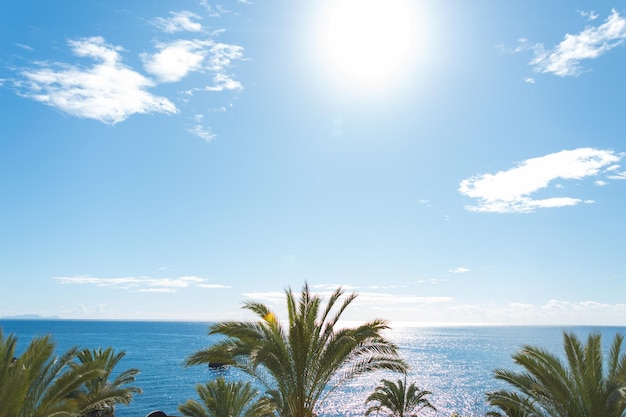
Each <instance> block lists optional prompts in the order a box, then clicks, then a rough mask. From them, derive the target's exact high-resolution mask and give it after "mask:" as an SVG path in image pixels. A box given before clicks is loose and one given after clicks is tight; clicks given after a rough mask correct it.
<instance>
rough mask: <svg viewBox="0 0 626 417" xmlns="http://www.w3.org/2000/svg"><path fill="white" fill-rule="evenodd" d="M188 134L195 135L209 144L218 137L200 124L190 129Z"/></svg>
mask: <svg viewBox="0 0 626 417" xmlns="http://www.w3.org/2000/svg"><path fill="white" fill-rule="evenodd" d="M188 132H189V133H191V134H193V135H196V136H197V137H199V138H200V139H202V140H205V141H207V142H211V141H212V140H213V139H215V138H216V135H215V134H214V133H213V132H212V131H211V129H210V128H208V127H205V126H203V125H200V124H197V125H194V126H192V127H190V128H189V129H188Z"/></svg>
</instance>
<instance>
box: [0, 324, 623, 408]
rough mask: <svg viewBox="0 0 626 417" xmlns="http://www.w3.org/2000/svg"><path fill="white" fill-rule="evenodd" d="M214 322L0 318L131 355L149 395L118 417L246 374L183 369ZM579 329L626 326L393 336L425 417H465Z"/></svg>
mask: <svg viewBox="0 0 626 417" xmlns="http://www.w3.org/2000/svg"><path fill="white" fill-rule="evenodd" d="M209 325H210V323H195V322H136V321H116V322H113V321H68V320H0V327H2V329H3V331H4V333H5V335H6V334H10V333H13V334H15V335H16V336H17V337H18V350H20V351H21V350H23V349H25V348H26V346H27V345H28V343H29V342H30V340H31V339H32V338H33V337H34V336H43V335H46V334H50V335H52V338H53V340H54V342H55V343H56V347H57V354H60V353H61V352H63V351H65V350H67V349H69V348H70V347H73V346H78V347H81V348H82V347H87V348H98V347H103V348H105V347H108V346H112V347H113V348H114V349H115V351H116V352H119V351H125V352H126V356H125V357H124V359H122V361H121V362H120V363H119V364H118V369H117V370H118V371H123V370H126V369H129V368H138V369H139V370H140V371H141V372H140V374H139V375H138V376H137V380H136V383H135V385H136V386H139V387H141V388H142V389H143V391H144V393H143V394H141V395H137V396H136V397H135V399H134V400H133V402H132V403H131V404H130V405H129V406H118V408H117V410H116V416H117V417H144V416H146V415H147V414H148V413H150V412H151V411H154V410H163V411H164V412H166V413H168V414H170V415H179V414H178V413H177V407H178V405H179V404H181V403H183V402H185V401H186V400H187V399H189V398H194V399H196V398H197V396H196V392H195V386H196V384H198V383H205V382H207V381H209V380H211V379H214V378H216V377H217V376H224V377H225V378H227V379H235V378H244V376H243V375H242V374H241V373H238V372H236V371H235V370H233V369H229V370H226V371H215V370H211V369H208V368H207V367H204V366H193V367H184V366H183V362H184V360H185V359H186V358H187V357H188V356H189V355H190V354H192V353H194V352H196V351H197V350H200V349H203V348H205V347H206V346H208V345H209V344H211V343H213V342H214V341H215V340H216V339H215V338H210V337H208V336H207V331H208V328H209ZM564 330H568V331H573V332H574V333H576V334H578V335H579V336H580V337H582V338H585V337H586V336H587V335H588V334H589V333H590V332H592V331H598V332H600V333H601V334H602V340H603V347H604V348H605V349H606V350H608V348H609V345H610V343H611V341H612V339H613V337H614V335H615V334H616V333H622V334H626V327H556V326H550V327H535V326H528V327H527V326H507V327H503V326H484V327H477V326H459V327H453V326H450V327H410V328H409V327H405V328H395V329H393V330H390V331H389V332H388V333H387V336H388V337H389V338H390V339H391V340H393V341H394V342H395V343H396V344H397V345H398V346H399V347H400V353H401V355H402V357H403V358H404V359H405V360H406V361H407V362H408V363H409V365H410V367H411V369H410V372H409V375H408V379H407V382H408V383H410V382H416V383H417V385H418V386H419V387H420V388H422V389H426V390H428V391H431V392H432V395H431V396H430V397H429V399H430V401H431V402H432V403H433V405H435V407H437V412H432V411H424V412H423V414H422V415H424V416H450V414H452V413H453V412H458V413H459V414H461V415H463V416H467V417H471V416H480V415H483V414H484V412H485V411H486V410H487V406H486V404H485V401H484V400H485V393H486V392H488V391H491V390H493V389H496V388H498V387H499V385H498V382H497V381H495V380H494V379H493V377H492V375H493V370H494V369H495V368H502V367H504V368H509V369H514V365H513V363H512V360H511V354H513V353H515V352H516V351H517V350H519V349H520V348H521V347H522V346H523V345H524V344H532V345H539V346H542V347H544V348H546V349H548V350H550V351H551V352H553V353H556V354H559V355H560V354H561V353H562V344H563V339H562V333H563V331H564ZM381 378H387V379H392V380H397V379H399V378H400V376H399V375H397V374H389V373H381V372H379V373H375V374H370V375H366V376H363V377H360V378H358V379H356V380H353V381H350V382H349V383H348V384H346V385H344V386H342V387H340V388H339V389H337V390H335V391H334V392H332V393H330V394H329V396H328V397H327V399H326V400H325V401H324V403H323V404H322V406H321V407H320V409H319V415H320V417H338V416H362V415H363V414H364V412H365V410H366V409H367V406H366V405H365V403H364V401H365V398H366V397H367V396H368V395H369V394H370V393H371V392H372V391H373V390H374V388H375V387H376V385H377V384H378V383H379V381H380V379H381Z"/></svg>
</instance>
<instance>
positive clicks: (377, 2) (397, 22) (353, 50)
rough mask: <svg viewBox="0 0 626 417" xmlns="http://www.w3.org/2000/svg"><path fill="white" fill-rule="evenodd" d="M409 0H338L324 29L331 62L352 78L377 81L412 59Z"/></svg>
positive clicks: (412, 23) (411, 22)
mask: <svg viewBox="0 0 626 417" xmlns="http://www.w3.org/2000/svg"><path fill="white" fill-rule="evenodd" d="M409 2H410V0H336V1H334V2H333V4H332V7H331V9H330V12H329V14H328V21H327V26H326V32H325V35H326V36H325V41H326V47H327V50H328V53H329V57H330V61H331V64H332V65H334V66H335V68H336V70H338V71H339V72H341V73H342V74H343V75H345V76H347V77H349V78H350V79H352V80H355V81H360V82H366V83H377V82H382V81H384V80H386V79H388V78H389V77H394V76H395V75H397V74H398V72H399V71H401V70H402V69H403V68H404V67H405V66H406V65H407V64H408V62H409V61H410V58H411V54H412V52H413V50H414V45H415V39H414V38H415V31H414V21H413V17H412V15H413V13H412V10H411V6H410V4H409Z"/></svg>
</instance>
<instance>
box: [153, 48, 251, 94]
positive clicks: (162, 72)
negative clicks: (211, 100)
mask: <svg viewBox="0 0 626 417" xmlns="http://www.w3.org/2000/svg"><path fill="white" fill-rule="evenodd" d="M157 49H159V52H157V53H156V54H152V55H150V54H146V53H144V54H141V57H142V59H143V61H144V66H145V68H146V71H148V72H149V73H150V74H153V75H154V76H156V77H157V79H159V81H161V82H175V81H180V80H181V79H182V78H184V77H185V76H187V75H188V74H189V73H191V72H194V71H204V72H210V73H213V84H212V85H209V86H206V87H204V88H195V89H194V90H195V91H198V90H203V91H223V90H241V89H243V87H242V85H241V83H239V82H238V81H235V80H234V79H233V78H232V76H231V75H229V74H227V73H226V70H227V69H228V68H229V67H230V66H231V65H232V63H233V61H235V60H242V59H243V48H242V47H240V46H238V45H229V44H224V43H216V42H214V41H212V40H198V39H195V40H177V41H174V42H170V43H161V44H158V45H157Z"/></svg>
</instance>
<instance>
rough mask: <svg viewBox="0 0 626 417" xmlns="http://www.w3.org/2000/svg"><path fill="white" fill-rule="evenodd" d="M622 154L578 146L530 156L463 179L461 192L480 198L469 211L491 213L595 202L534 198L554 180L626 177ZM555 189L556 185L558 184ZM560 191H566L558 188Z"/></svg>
mask: <svg viewBox="0 0 626 417" xmlns="http://www.w3.org/2000/svg"><path fill="white" fill-rule="evenodd" d="M623 157H624V154H623V153H616V152H614V151H611V150H601V149H593V148H578V149H574V150H564V151H560V152H556V153H552V154H548V155H545V156H542V157H538V158H531V159H528V160H526V161H523V162H522V163H520V164H518V165H517V166H516V167H515V168H512V169H510V170H507V171H500V172H497V173H495V174H481V175H477V176H474V177H471V178H467V179H464V180H463V181H461V183H460V186H459V189H458V191H459V193H461V194H463V195H465V196H468V197H471V198H474V199H476V200H478V203H477V204H476V205H471V206H466V208H467V209H468V210H471V211H478V212H492V213H529V212H532V211H535V210H537V209H540V208H551V207H566V206H575V205H577V204H580V203H583V202H587V203H589V202H592V201H591V200H584V199H580V198H576V197H569V196H552V197H546V198H531V195H533V194H535V193H537V192H538V191H540V190H544V191H547V190H546V189H547V188H548V186H549V185H550V183H551V182H552V181H554V180H582V179H584V178H586V177H595V176H599V175H604V176H606V177H607V178H611V179H621V178H622V177H624V178H626V175H624V172H620V173H616V172H615V171H617V170H619V169H621V168H620V166H619V165H618V164H617V162H619V161H620V160H621V159H622V158H623ZM555 189H556V187H555ZM559 192H563V191H562V190H559Z"/></svg>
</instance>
